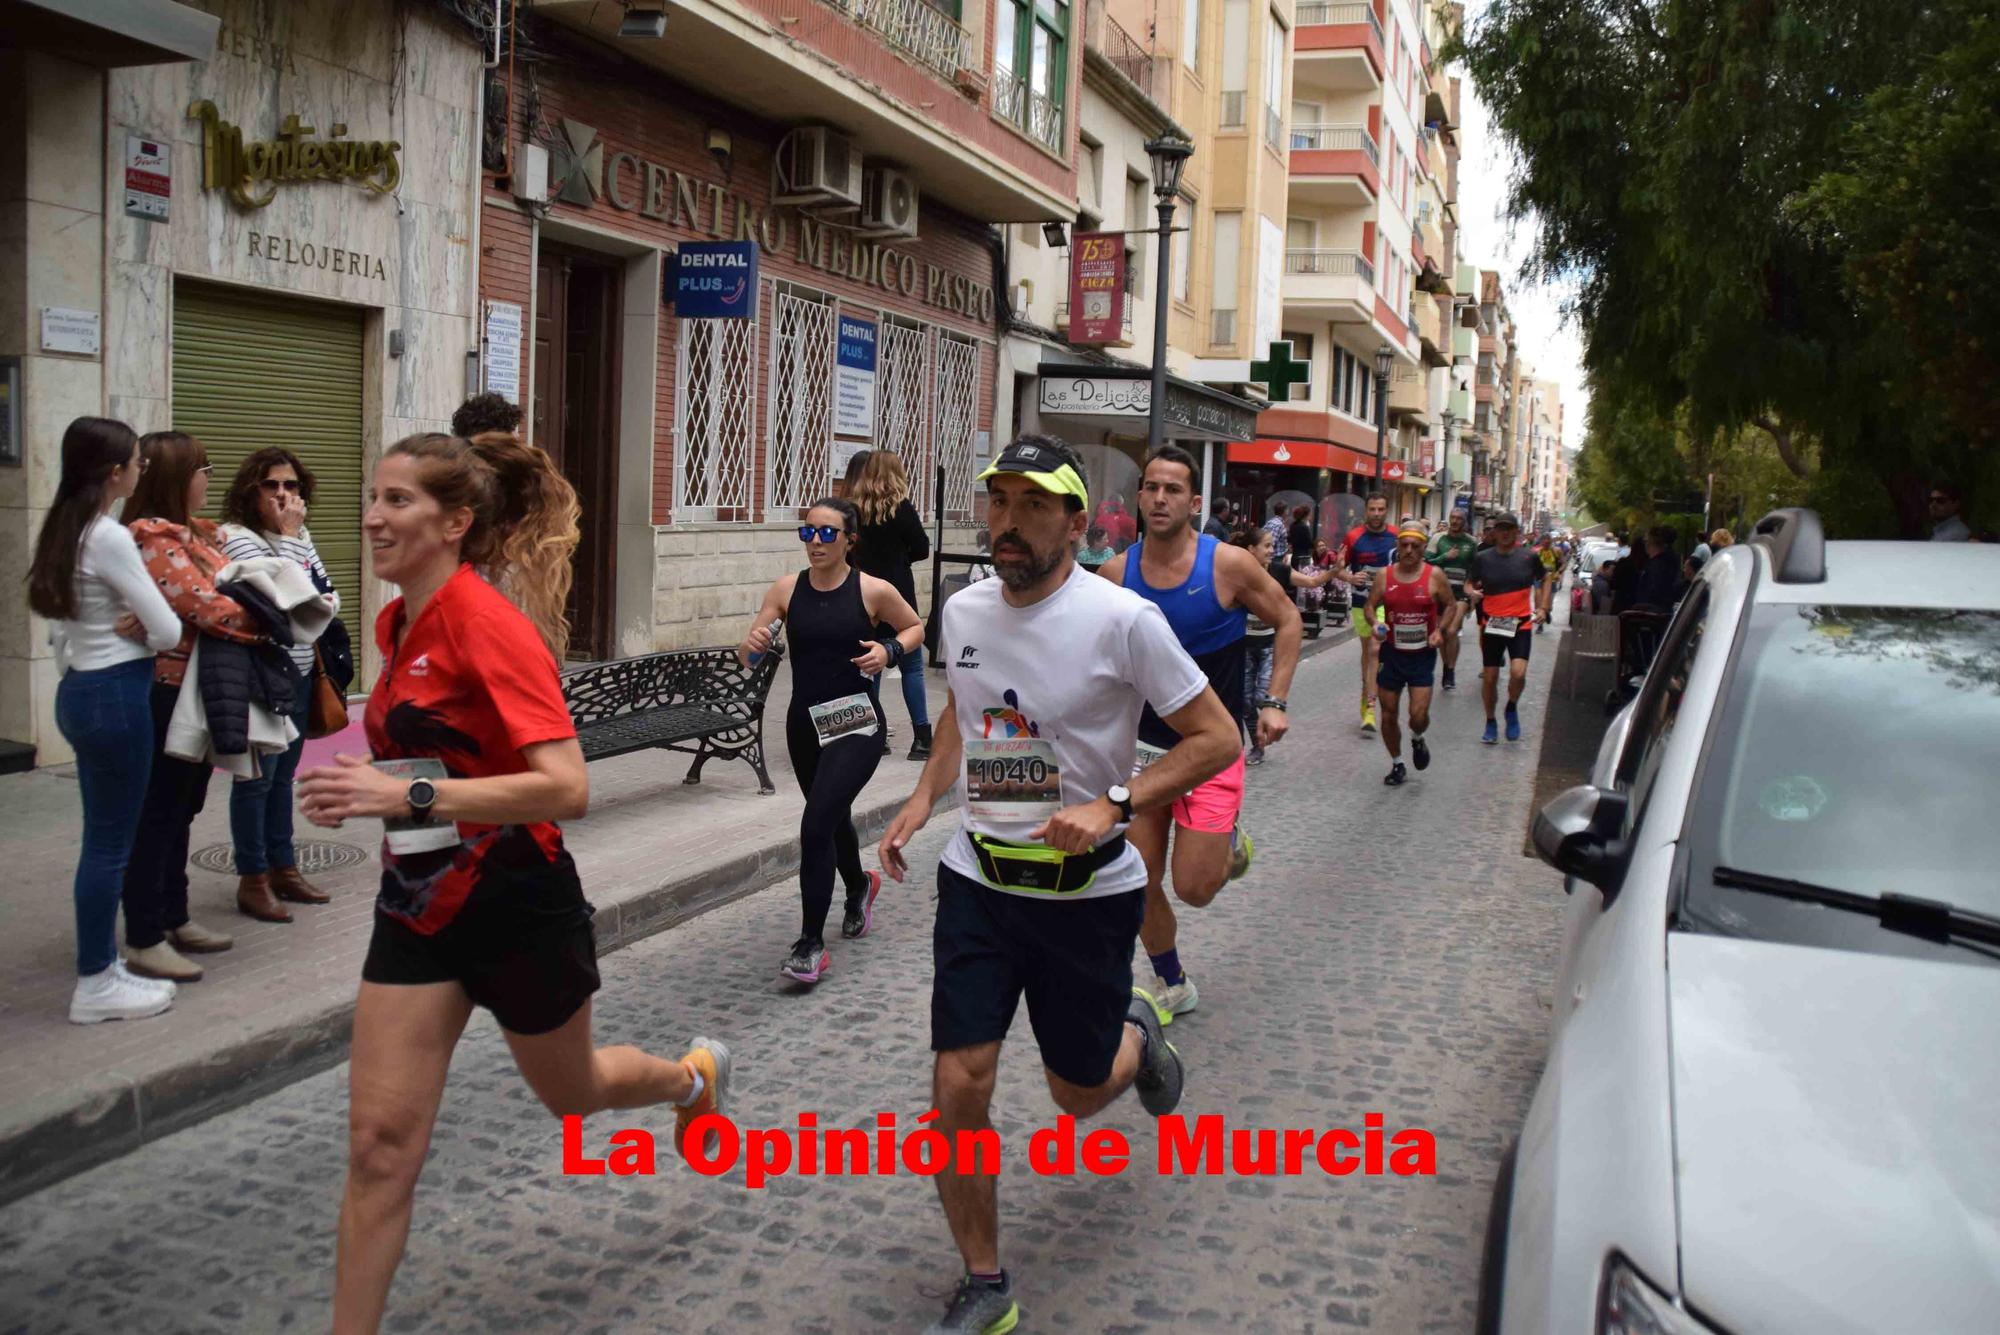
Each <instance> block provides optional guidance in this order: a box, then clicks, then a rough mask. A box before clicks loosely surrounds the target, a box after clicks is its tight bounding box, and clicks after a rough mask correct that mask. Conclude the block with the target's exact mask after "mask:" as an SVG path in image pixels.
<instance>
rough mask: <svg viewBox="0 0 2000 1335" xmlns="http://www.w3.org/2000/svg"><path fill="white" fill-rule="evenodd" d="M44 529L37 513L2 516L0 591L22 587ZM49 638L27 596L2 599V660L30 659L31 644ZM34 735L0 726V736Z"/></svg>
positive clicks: (20, 511) (0, 644)
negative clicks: (6, 658) (37, 541)
mask: <svg viewBox="0 0 2000 1335" xmlns="http://www.w3.org/2000/svg"><path fill="white" fill-rule="evenodd" d="M41 530H42V515H41V514H40V513H39V512H37V511H34V510H12V511H8V512H6V513H5V514H4V516H0V588H5V589H7V590H8V591H9V592H13V591H15V590H19V589H21V588H22V586H23V585H24V583H25V582H26V580H27V578H28V565H29V563H30V562H31V561H33V560H34V556H35V538H36V535H38V534H39V533H40V532H41ZM48 638H49V632H48V623H47V622H45V621H43V620H42V619H41V618H40V617H38V616H36V615H35V614H34V613H33V612H31V611H29V610H28V600H27V598H26V597H23V596H18V595H17V596H14V597H9V598H0V657H8V658H27V657H29V656H30V655H31V653H32V652H33V651H32V649H31V648H30V644H31V642H32V643H40V644H43V645H46V644H47V643H48ZM32 735H33V734H31V733H21V732H8V731H7V730H6V729H5V728H4V727H0V737H27V736H32Z"/></svg>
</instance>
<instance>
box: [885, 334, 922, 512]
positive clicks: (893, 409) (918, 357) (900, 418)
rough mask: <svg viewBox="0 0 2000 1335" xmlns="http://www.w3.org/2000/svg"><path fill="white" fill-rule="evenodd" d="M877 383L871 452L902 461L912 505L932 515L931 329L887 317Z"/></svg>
mask: <svg viewBox="0 0 2000 1335" xmlns="http://www.w3.org/2000/svg"><path fill="white" fill-rule="evenodd" d="M878 337H879V339H880V344H879V346H878V347H877V349H876V366H877V371H876V382H875V448H877V449H881V450H894V451H895V452H896V453H897V454H899V455H901V456H902V459H903V471H904V472H906V473H908V474H909V475H910V504H912V505H914V506H916V507H917V513H918V514H921V515H928V514H929V513H930V512H931V441H930V431H929V426H930V417H931V402H932V399H931V376H930V373H931V358H930V344H931V339H930V329H929V327H928V326H926V325H921V324H917V323H915V322H914V321H909V320H898V319H894V318H893V317H885V318H884V319H883V321H882V328H881V332H880V334H879V335H878Z"/></svg>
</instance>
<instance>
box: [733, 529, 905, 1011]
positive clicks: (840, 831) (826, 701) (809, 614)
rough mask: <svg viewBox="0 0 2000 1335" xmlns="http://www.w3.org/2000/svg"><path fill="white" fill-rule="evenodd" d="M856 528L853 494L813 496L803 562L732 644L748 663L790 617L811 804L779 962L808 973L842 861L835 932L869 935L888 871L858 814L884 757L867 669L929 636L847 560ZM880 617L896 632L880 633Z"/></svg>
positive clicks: (788, 726)
mask: <svg viewBox="0 0 2000 1335" xmlns="http://www.w3.org/2000/svg"><path fill="white" fill-rule="evenodd" d="M858 527H859V525H858V521H857V517H856V515H855V512H854V507H853V506H851V505H849V504H848V503H847V502H846V501H842V500H834V499H831V498H828V499H825V500H821V501H818V502H816V503H815V504H814V505H813V507H812V509H810V510H808V511H807V512H806V522H805V523H803V524H801V525H800V526H799V540H800V541H801V542H803V543H805V545H806V561H807V564H806V568H805V569H804V570H801V571H799V572H798V573H797V574H795V575H782V576H780V577H779V578H778V579H777V580H775V581H774V582H773V583H772V585H771V587H770V588H769V589H766V590H765V591H764V605H763V606H762V607H760V608H758V609H757V618H756V620H755V621H753V622H752V623H751V625H750V633H749V635H747V636H745V637H744V640H743V643H742V644H740V645H738V646H737V649H736V656H737V658H739V659H740V660H742V661H743V663H744V664H745V665H746V666H747V665H748V664H749V663H750V662H751V660H752V659H754V658H755V657H756V656H758V655H760V654H763V653H765V652H766V651H768V650H769V649H770V647H771V644H772V642H773V635H772V629H771V628H772V623H773V622H776V621H778V620H780V619H783V621H784V622H785V628H786V632H787V638H788V639H789V640H790V641H791V654H792V703H791V705H790V707H789V708H788V709H787V710H786V711H785V747H786V749H787V750H788V751H789V752H790V753H791V757H792V771H793V773H795V774H797V775H798V779H799V789H800V791H802V792H804V793H805V795H806V809H805V814H804V815H803V816H802V817H800V819H799V899H800V904H801V919H800V927H799V939H798V941H797V942H795V943H794V944H793V946H792V948H791V951H790V953H789V954H787V955H786V956H785V962H784V964H783V965H782V966H781V967H780V969H779V972H781V973H783V974H784V975H785V976H786V977H787V978H791V979H794V980H796V981H798V982H801V983H817V982H818V981H819V980H820V976H821V975H822V974H824V973H825V972H826V971H827V970H828V969H829V968H831V967H832V963H833V957H832V955H831V954H829V953H828V951H827V949H826V939H825V931H826V915H827V913H828V911H829V910H830V909H831V908H832V907H833V877H834V873H835V871H838V872H839V873H840V879H841V882H842V884H843V885H845V886H846V889H847V912H846V914H845V915H844V917H843V919H842V921H841V926H840V934H841V935H842V936H845V937H848V938H850V939H853V938H857V937H863V936H866V935H867V934H868V929H869V928H870V927H871V926H873V925H874V909H875V896H876V894H877V892H879V891H880V890H881V888H882V877H881V874H880V873H878V872H864V871H862V869H861V841H860V839H859V838H858V837H857V835H856V834H855V831H854V819H853V815H852V809H853V806H854V799H855V798H856V797H858V796H859V795H860V793H861V790H862V788H864V787H866V786H867V783H868V780H869V779H870V778H872V777H873V776H874V774H875V766H876V764H877V763H878V762H880V760H881V759H882V729H883V719H882V711H881V706H880V704H879V703H878V701H877V700H876V696H875V683H874V681H873V680H872V678H874V677H876V676H878V675H879V674H880V673H881V672H882V671H883V670H884V669H885V668H888V667H889V666H890V665H892V664H893V663H895V662H896V660H897V659H898V658H900V657H901V656H902V655H903V654H906V653H909V652H911V651H912V650H914V649H916V648H917V646H918V645H920V644H922V643H923V624H922V623H921V622H920V621H919V620H918V619H917V614H916V611H915V610H914V609H913V608H912V607H911V606H910V605H909V603H908V602H906V601H904V599H903V596H902V595H901V594H900V593H898V592H896V590H895V588H894V587H893V586H892V585H890V584H889V583H888V582H887V581H886V580H879V579H876V578H875V577H874V576H873V575H864V574H862V573H861V572H860V571H859V570H856V569H855V568H854V567H853V566H852V565H851V564H850V563H849V560H848V558H849V556H850V555H851V554H852V553H853V550H854V543H855V532H856V530H857V528H858ZM878 625H887V626H888V627H889V628H890V629H892V630H894V631H895V632H896V634H895V638H894V639H889V638H883V639H876V638H875V635H876V627H877V626H878Z"/></svg>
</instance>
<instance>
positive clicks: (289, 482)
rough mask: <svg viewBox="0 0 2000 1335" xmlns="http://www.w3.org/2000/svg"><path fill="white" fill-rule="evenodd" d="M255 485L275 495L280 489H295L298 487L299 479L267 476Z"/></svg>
mask: <svg viewBox="0 0 2000 1335" xmlns="http://www.w3.org/2000/svg"><path fill="white" fill-rule="evenodd" d="M257 485H258V486H260V487H262V488H263V489H264V490H265V491H268V492H270V493H271V494H272V495H274V496H275V495H277V494H278V492H280V491H293V492H295V491H297V490H298V489H299V480H298V479H297V478H295V477H284V478H279V477H267V478H265V479H264V480H263V481H262V482H259V483H258V484H257Z"/></svg>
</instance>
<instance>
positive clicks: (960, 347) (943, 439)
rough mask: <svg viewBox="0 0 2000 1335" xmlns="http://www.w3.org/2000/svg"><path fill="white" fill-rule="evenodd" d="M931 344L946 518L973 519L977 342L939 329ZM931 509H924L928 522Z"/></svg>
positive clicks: (938, 445) (977, 387)
mask: <svg viewBox="0 0 2000 1335" xmlns="http://www.w3.org/2000/svg"><path fill="white" fill-rule="evenodd" d="M933 347H934V354H933V355H934V357H935V359H936V376H935V381H936V385H937V425H936V430H935V432H934V433H933V434H934V436H935V439H936V443H937V460H938V463H939V464H940V465H942V466H943V468H944V513H945V518H947V519H954V520H967V521H969V520H970V519H971V518H972V436H973V433H974V431H976V430H977V429H978V426H979V404H980V400H981V396H980V393H979V345H978V344H977V343H975V342H973V341H972V340H971V339H969V338H964V337H962V336H960V335H958V334H947V333H944V332H943V331H939V333H938V336H937V339H936V342H935V344H934V345H933ZM931 515H932V511H930V510H925V511H924V521H925V522H926V523H929V522H930V519H931Z"/></svg>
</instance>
